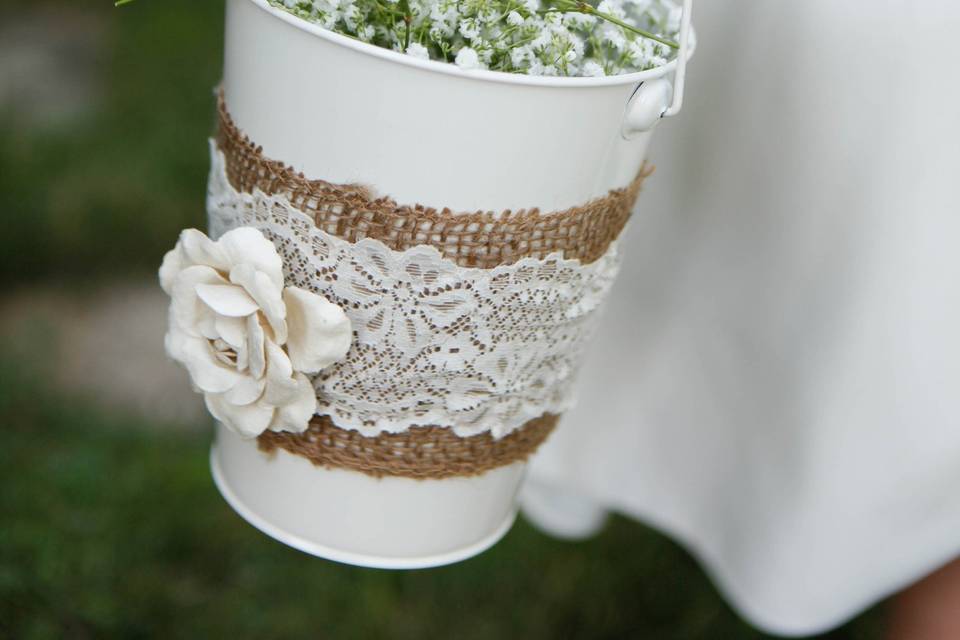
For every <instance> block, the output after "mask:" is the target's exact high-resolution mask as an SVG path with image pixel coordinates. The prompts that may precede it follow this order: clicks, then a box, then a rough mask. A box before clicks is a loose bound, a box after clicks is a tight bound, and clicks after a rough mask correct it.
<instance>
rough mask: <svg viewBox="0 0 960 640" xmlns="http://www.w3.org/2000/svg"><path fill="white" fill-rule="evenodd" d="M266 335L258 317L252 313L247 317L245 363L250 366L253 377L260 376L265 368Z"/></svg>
mask: <svg viewBox="0 0 960 640" xmlns="http://www.w3.org/2000/svg"><path fill="white" fill-rule="evenodd" d="M265 342H266V336H264V335H263V327H262V326H260V317H259V316H258V315H252V316H248V317H247V363H248V365H247V366H248V367H249V368H250V375H252V376H254V377H255V378H262V377H263V374H264V372H265V371H266V370H267V355H266V353H265V352H264V349H265V348H266V347H265Z"/></svg>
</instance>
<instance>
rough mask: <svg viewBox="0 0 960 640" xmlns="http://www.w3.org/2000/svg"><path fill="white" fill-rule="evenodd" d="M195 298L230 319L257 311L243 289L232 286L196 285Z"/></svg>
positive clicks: (255, 305) (251, 299)
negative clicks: (197, 297)
mask: <svg viewBox="0 0 960 640" xmlns="http://www.w3.org/2000/svg"><path fill="white" fill-rule="evenodd" d="M197 296H199V298H200V299H201V300H203V301H204V302H205V303H206V304H207V306H208V307H210V308H211V309H213V310H214V311H216V312H217V313H219V314H220V315H224V316H229V317H231V318H241V317H243V316H248V315H250V314H251V313H255V312H256V311H257V310H258V309H259V307H258V306H257V303H256V302H255V301H254V300H253V298H251V297H250V296H249V295H247V292H246V291H244V290H243V287H238V286H236V285H232V284H203V283H201V284H198V285H197Z"/></svg>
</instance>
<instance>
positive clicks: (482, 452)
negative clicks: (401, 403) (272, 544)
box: [257, 414, 560, 479]
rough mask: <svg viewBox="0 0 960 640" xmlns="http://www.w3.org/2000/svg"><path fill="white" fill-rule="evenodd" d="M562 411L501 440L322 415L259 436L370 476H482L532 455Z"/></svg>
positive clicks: (273, 446) (264, 443)
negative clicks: (362, 427) (298, 427)
mask: <svg viewBox="0 0 960 640" xmlns="http://www.w3.org/2000/svg"><path fill="white" fill-rule="evenodd" d="M559 418H560V417H559V416H557V415H553V414H544V415H543V416H541V417H539V418H536V419H534V420H531V421H529V422H527V423H526V424H524V425H523V426H522V427H520V428H519V429H518V430H516V431H514V432H512V433H510V434H508V435H506V436H504V437H503V438H501V439H499V440H495V439H494V438H493V436H491V435H490V434H489V433H482V434H479V435H476V436H470V437H467V438H461V437H459V436H457V435H456V434H455V433H454V432H453V430H452V429H449V428H446V427H436V426H430V427H413V428H411V429H409V430H408V431H405V432H403V433H382V434H380V435H378V436H376V437H372V438H368V437H365V436H363V435H361V434H360V433H359V432H357V431H353V430H347V429H341V428H340V427H338V426H336V425H335V424H333V421H331V420H330V418H329V417H327V416H317V417H314V419H313V420H312V421H311V422H310V426H309V428H308V429H307V430H306V431H305V432H304V433H288V432H274V431H267V432H265V433H263V434H262V435H261V436H260V437H259V438H257V445H258V446H259V448H260V449H261V450H262V451H266V452H272V451H275V450H277V449H283V450H284V451H287V452H289V453H292V454H294V455H298V456H301V457H304V458H306V459H307V460H309V461H310V462H312V463H313V464H315V465H317V466H323V467H338V468H345V469H352V470H354V471H360V472H361V473H365V474H367V475H370V476H375V477H383V476H402V477H406V478H419V479H439V478H450V477H455V476H461V477H462V476H476V475H480V474H482V473H485V472H487V471H490V470H491V469H496V468H497V467H502V466H505V465H508V464H511V463H513V462H518V461H521V460H526V459H527V457H528V456H530V455H531V454H533V453H534V452H535V451H536V450H537V448H538V447H539V446H540V444H541V443H542V442H543V441H544V440H546V439H547V436H549V435H550V432H551V431H553V429H554V427H555V426H556V425H557V421H558V420H559Z"/></svg>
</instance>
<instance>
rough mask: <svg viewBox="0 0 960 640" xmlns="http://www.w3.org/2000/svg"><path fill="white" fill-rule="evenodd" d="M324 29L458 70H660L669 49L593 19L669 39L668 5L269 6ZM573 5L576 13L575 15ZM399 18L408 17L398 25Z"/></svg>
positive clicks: (522, 0)
mask: <svg viewBox="0 0 960 640" xmlns="http://www.w3.org/2000/svg"><path fill="white" fill-rule="evenodd" d="M269 1H270V2H271V4H273V5H275V6H277V7H280V8H283V9H285V10H287V11H289V12H290V13H293V14H294V15H297V16H299V17H301V18H303V19H305V20H308V21H310V22H314V23H317V24H319V25H321V26H323V27H324V28H327V29H330V30H332V31H336V32H337V33H341V34H344V35H347V36H351V37H354V38H357V39H359V40H362V41H363V42H368V43H370V44H374V45H377V46H380V47H385V48H388V49H393V50H394V51H403V52H406V53H407V54H409V55H411V56H414V57H417V58H422V59H430V60H440V61H445V62H453V63H455V64H457V65H458V66H460V67H461V68H463V69H491V70H494V71H506V72H511V73H526V74H529V75H544V76H604V75H614V74H620V73H631V72H634V71H642V70H645V69H650V68H653V67H656V66H660V65H662V64H664V63H665V62H666V61H667V60H668V59H669V58H670V57H671V56H672V55H673V50H672V49H671V47H669V46H667V45H664V44H661V43H659V42H657V41H655V40H652V39H650V38H647V37H644V36H641V35H639V34H637V33H635V32H634V31H631V30H629V29H626V28H624V27H622V26H619V25H617V24H615V23H614V22H613V21H611V20H609V19H607V18H604V17H600V16H598V15H597V13H598V12H599V13H601V14H604V15H605V16H609V17H612V18H614V19H615V20H618V21H622V22H624V23H627V24H629V25H632V26H633V27H636V28H637V29H641V30H644V31H646V32H649V33H653V34H657V35H658V36H661V37H663V38H665V39H674V40H675V36H676V34H677V31H678V30H679V25H680V8H679V7H678V6H677V5H676V4H674V3H673V2H672V1H671V0H602V1H601V2H600V3H599V4H598V5H596V6H595V7H593V5H591V7H593V9H595V11H592V10H590V9H587V11H586V12H584V11H583V10H582V9H583V7H584V6H585V5H583V4H580V3H578V2H576V1H575V0H269ZM578 7H579V8H580V10H578ZM405 16H409V17H410V19H409V20H406V19H405Z"/></svg>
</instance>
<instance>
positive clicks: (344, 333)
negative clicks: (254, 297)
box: [283, 287, 353, 373]
mask: <svg viewBox="0 0 960 640" xmlns="http://www.w3.org/2000/svg"><path fill="white" fill-rule="evenodd" d="M283 300H284V302H285V303H286V306H287V328H288V335H287V352H288V353H289V354H290V362H291V363H292V364H293V368H294V369H296V370H297V371H304V372H307V373H313V372H315V371H320V370H321V369H325V368H327V367H329V366H330V365H331V364H333V363H334V362H338V361H339V360H342V359H343V357H344V356H345V355H347V351H349V350H350V343H351V342H352V340H353V333H352V328H351V325H350V319H349V318H348V317H347V315H346V314H345V313H344V312H343V309H341V308H340V307H338V306H337V305H335V304H333V303H332V302H330V301H328V300H327V299H326V298H324V297H323V296H321V295H318V294H316V293H312V292H310V291H306V290H304V289H300V288H299V287H287V288H286V289H285V290H284V292H283Z"/></svg>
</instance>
